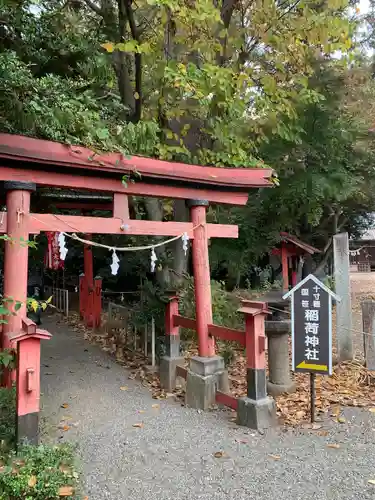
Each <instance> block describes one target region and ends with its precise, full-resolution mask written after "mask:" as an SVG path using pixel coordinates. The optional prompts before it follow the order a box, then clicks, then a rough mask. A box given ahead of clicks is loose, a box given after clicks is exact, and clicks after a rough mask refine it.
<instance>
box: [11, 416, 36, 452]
mask: <svg viewBox="0 0 375 500" xmlns="http://www.w3.org/2000/svg"><path fill="white" fill-rule="evenodd" d="M16 434H17V435H16V440H17V446H18V445H21V444H33V445H38V444H39V412H34V413H28V414H26V415H18V416H17V429H16Z"/></svg>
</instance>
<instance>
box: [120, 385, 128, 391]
mask: <svg viewBox="0 0 375 500" xmlns="http://www.w3.org/2000/svg"><path fill="white" fill-rule="evenodd" d="M128 389H129V387H128V386H127V385H123V386H122V387H120V391H127V390H128Z"/></svg>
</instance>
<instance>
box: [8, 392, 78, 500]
mask: <svg viewBox="0 0 375 500" xmlns="http://www.w3.org/2000/svg"><path fill="white" fill-rule="evenodd" d="M15 419H16V391H15V388H12V389H6V388H0V443H1V447H0V500H20V499H22V498H24V499H27V500H32V499H39V500H52V499H57V498H60V496H59V495H61V494H63V495H64V496H65V497H68V498H71V499H74V498H76V499H77V498H78V496H74V495H76V492H75V489H76V485H77V483H78V474H77V472H76V471H75V468H74V450H73V448H72V447H71V446H66V445H65V446H53V447H51V446H29V445H27V446H22V447H20V448H19V449H18V452H17V453H16V452H15V451H14V448H15V443H16V439H15V436H16V432H15V431H16V425H15V423H16V420H15Z"/></svg>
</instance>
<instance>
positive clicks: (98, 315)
mask: <svg viewBox="0 0 375 500" xmlns="http://www.w3.org/2000/svg"><path fill="white" fill-rule="evenodd" d="M102 285H103V280H102V278H100V276H96V277H95V279H94V327H95V328H99V327H100V324H101V321H102Z"/></svg>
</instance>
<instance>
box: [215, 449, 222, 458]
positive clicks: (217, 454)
mask: <svg viewBox="0 0 375 500" xmlns="http://www.w3.org/2000/svg"><path fill="white" fill-rule="evenodd" d="M224 455H225V453H224V451H216V452H215V453H214V457H215V458H223V456H224Z"/></svg>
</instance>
